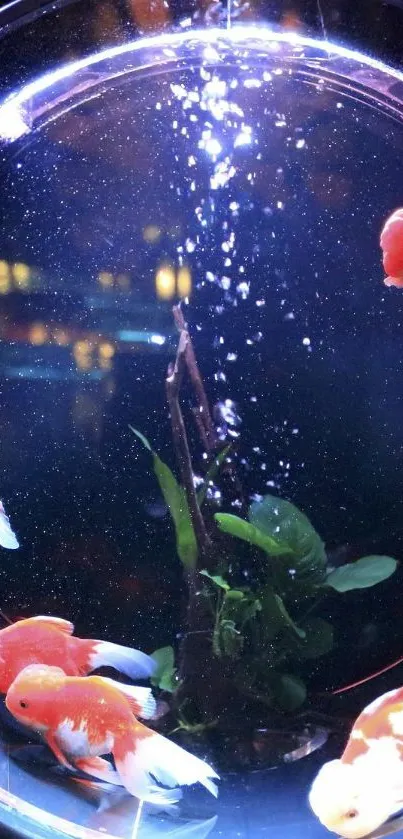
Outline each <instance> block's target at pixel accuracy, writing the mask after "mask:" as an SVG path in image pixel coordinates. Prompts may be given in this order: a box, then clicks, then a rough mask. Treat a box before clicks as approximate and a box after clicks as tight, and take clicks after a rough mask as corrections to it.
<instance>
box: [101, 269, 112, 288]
mask: <svg viewBox="0 0 403 839" xmlns="http://www.w3.org/2000/svg"><path fill="white" fill-rule="evenodd" d="M98 282H99V285H101V286H102V288H112V287H113V274H111V272H110V271H100V272H99V274H98Z"/></svg>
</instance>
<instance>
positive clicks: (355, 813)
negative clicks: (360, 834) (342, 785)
mask: <svg viewBox="0 0 403 839" xmlns="http://www.w3.org/2000/svg"><path fill="white" fill-rule="evenodd" d="M357 816H358V810H349V811H348V813H346V818H347V819H356V818H357Z"/></svg>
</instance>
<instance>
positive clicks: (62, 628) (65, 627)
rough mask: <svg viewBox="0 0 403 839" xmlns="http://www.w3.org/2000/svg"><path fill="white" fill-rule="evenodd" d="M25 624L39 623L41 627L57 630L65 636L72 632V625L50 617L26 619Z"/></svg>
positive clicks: (42, 616) (41, 616)
mask: <svg viewBox="0 0 403 839" xmlns="http://www.w3.org/2000/svg"><path fill="white" fill-rule="evenodd" d="M25 623H32V624H34V623H38V624H39V623H41V624H42V625H43V626H44V625H45V624H46V625H47V626H50V627H52V629H58V630H59V632H65V633H66V635H72V634H73V632H74V623H71V621H66V620H64V618H53V617H52V616H51V615H36V616H35V617H33V618H26V620H25Z"/></svg>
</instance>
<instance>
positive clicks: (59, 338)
mask: <svg viewBox="0 0 403 839" xmlns="http://www.w3.org/2000/svg"><path fill="white" fill-rule="evenodd" d="M53 340H54V342H55V344H58V346H59V347H67V346H68V345H69V343H70V336H69V333H68V332H67V330H66V329H55V330H54V332H53Z"/></svg>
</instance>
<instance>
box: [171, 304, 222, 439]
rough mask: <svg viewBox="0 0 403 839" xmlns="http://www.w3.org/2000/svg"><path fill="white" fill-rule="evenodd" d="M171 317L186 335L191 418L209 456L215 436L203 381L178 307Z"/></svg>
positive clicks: (180, 332)
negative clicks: (193, 404)
mask: <svg viewBox="0 0 403 839" xmlns="http://www.w3.org/2000/svg"><path fill="white" fill-rule="evenodd" d="M173 316H174V320H175V324H176V328H177V329H178V332H179V335H180V336H181V335H183V334H184V333H185V334H186V335H187V341H186V346H185V349H184V361H185V364H186V367H187V370H188V373H189V378H190V381H191V383H192V385H193V390H194V392H195V396H196V399H197V402H198V405H197V407H196V408H193V416H194V418H195V422H196V425H197V428H198V430H199V434H200V437H201V440H202V443H203V445H204V447H205V449H206V452H207V454H211V453H212V452H214V450H215V449H216V448H217V444H218V439H217V434H216V430H215V428H214V423H213V420H212V416H211V413H210V407H209V403H208V399H207V396H206V391H205V389H204V384H203V379H202V377H201V375H200V370H199V365H198V363H197V359H196V356H195V352H194V349H193V344H192V340H191V338H190V335H189V332H188V328H187V324H186V322H185V319H184V317H183V312H182V309H181V307H180V306H174V307H173Z"/></svg>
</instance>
